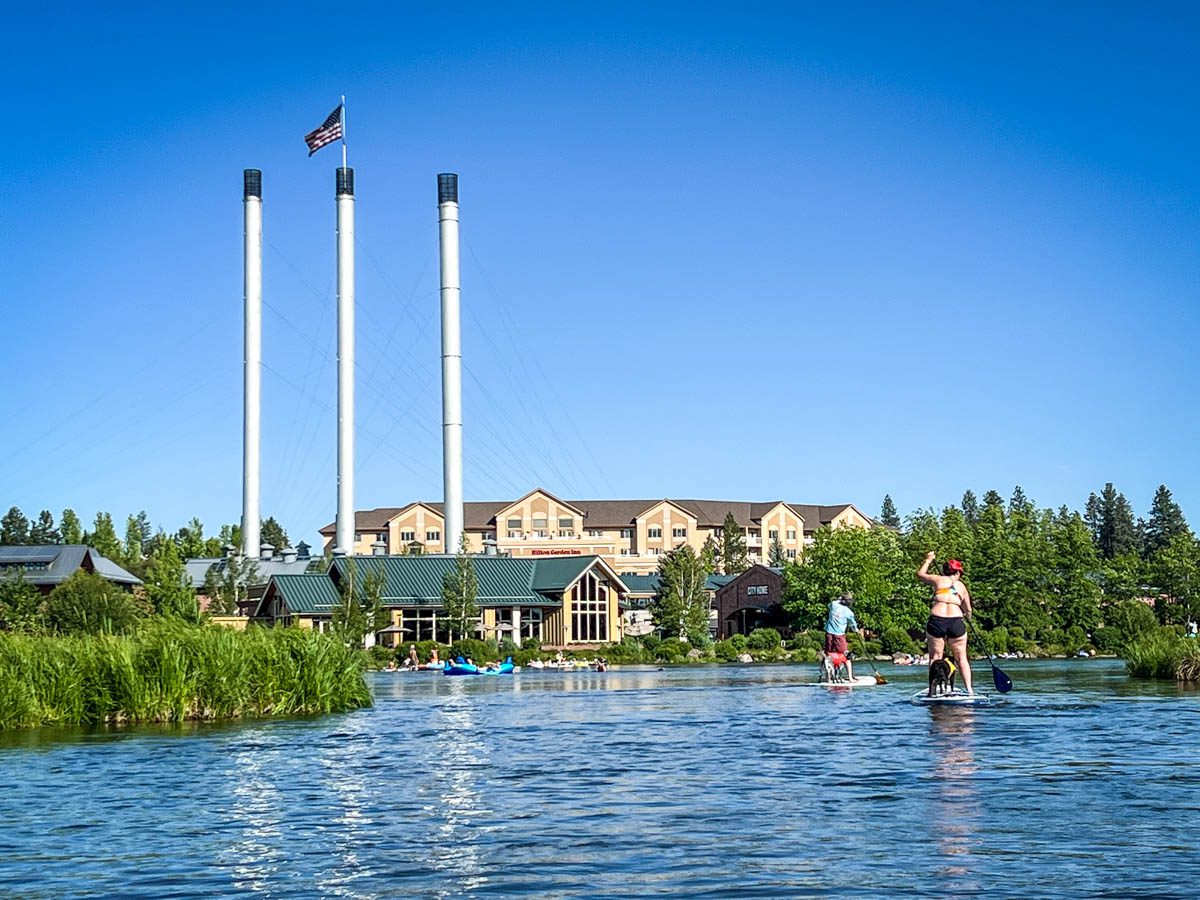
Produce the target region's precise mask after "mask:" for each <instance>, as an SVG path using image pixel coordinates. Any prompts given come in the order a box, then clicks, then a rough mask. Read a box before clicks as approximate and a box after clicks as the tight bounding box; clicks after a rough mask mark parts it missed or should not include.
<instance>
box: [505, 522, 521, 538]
mask: <svg viewBox="0 0 1200 900" xmlns="http://www.w3.org/2000/svg"><path fill="white" fill-rule="evenodd" d="M508 530H509V535H508V536H509V537H512V532H514V531H518V532H519V531H520V530H521V520H520V519H509V520H508Z"/></svg>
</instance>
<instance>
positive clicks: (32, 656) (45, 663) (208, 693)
mask: <svg viewBox="0 0 1200 900" xmlns="http://www.w3.org/2000/svg"><path fill="white" fill-rule="evenodd" d="M362 669H363V659H362V654H361V653H358V652H355V651H352V650H350V649H348V648H347V647H346V646H345V645H344V644H342V643H341V642H339V641H337V640H335V639H333V638H331V637H329V636H327V635H322V634H317V633H314V632H311V631H302V630H300V629H294V628H249V629H247V630H245V631H241V632H239V631H234V630H233V629H229V628H218V627H212V626H188V625H182V624H165V623H164V624H156V625H152V626H145V627H143V628H142V629H141V630H139V631H137V632H136V633H134V634H132V635H126V636H117V635H94V636H81V637H50V636H26V635H19V634H0V729H10V728H24V727H32V726H36V725H50V724H54V725H100V724H106V723H109V724H113V723H116V724H119V723H134V722H182V721H216V720H222V719H239V718H263V717H268V716H288V715H301V714H307V713H329V712H341V711H345V710H348V709H355V708H358V707H363V706H369V705H370V704H371V695H370V691H369V690H368V688H367V685H366V681H365V680H364V678H363V671H362Z"/></svg>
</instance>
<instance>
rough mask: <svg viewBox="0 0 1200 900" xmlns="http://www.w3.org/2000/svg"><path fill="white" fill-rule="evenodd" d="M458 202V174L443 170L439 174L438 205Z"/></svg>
mask: <svg viewBox="0 0 1200 900" xmlns="http://www.w3.org/2000/svg"><path fill="white" fill-rule="evenodd" d="M457 202H458V175H457V173H455V172H443V173H442V174H441V175H439V176H438V205H441V204H443V203H457Z"/></svg>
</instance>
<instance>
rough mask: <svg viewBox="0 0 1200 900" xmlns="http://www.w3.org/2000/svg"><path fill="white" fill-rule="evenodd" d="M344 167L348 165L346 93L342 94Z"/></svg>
mask: <svg viewBox="0 0 1200 900" xmlns="http://www.w3.org/2000/svg"><path fill="white" fill-rule="evenodd" d="M342 168H343V169H345V168H347V166H346V95H345V94H342Z"/></svg>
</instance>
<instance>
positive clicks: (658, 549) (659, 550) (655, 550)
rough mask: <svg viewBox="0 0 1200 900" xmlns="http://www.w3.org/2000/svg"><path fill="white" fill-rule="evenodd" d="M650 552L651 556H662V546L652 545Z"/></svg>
mask: <svg viewBox="0 0 1200 900" xmlns="http://www.w3.org/2000/svg"><path fill="white" fill-rule="evenodd" d="M648 552H649V554H650V555H651V556H662V547H651V548H650V550H649V551H648Z"/></svg>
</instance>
